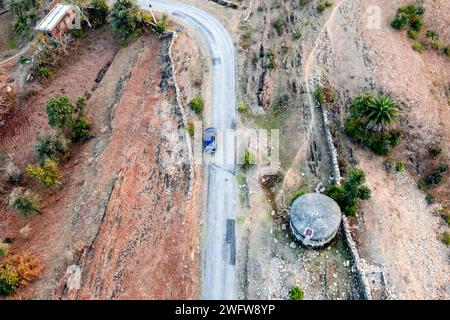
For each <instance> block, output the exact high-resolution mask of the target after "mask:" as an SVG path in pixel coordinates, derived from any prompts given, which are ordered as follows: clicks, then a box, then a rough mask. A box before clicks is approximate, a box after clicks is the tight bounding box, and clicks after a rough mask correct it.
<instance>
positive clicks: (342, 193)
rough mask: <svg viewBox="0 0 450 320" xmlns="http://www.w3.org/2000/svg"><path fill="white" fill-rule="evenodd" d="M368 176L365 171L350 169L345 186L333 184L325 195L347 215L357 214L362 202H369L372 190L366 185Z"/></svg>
mask: <svg viewBox="0 0 450 320" xmlns="http://www.w3.org/2000/svg"><path fill="white" fill-rule="evenodd" d="M365 181H366V176H365V174H364V171H363V170H361V169H358V168H355V167H350V168H349V170H348V173H347V176H346V178H345V181H344V184H343V185H336V184H332V185H329V186H328V187H327V189H326V190H325V194H326V195H328V196H329V197H330V198H332V199H334V200H335V201H336V202H337V203H338V204H339V206H340V207H341V209H342V211H343V212H344V213H345V214H346V215H350V216H353V215H355V214H356V211H357V209H358V205H359V202H360V200H368V199H370V196H371V191H370V189H369V188H368V187H367V186H365V185H364V183H365Z"/></svg>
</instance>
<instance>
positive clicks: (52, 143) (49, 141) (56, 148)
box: [33, 133, 67, 164]
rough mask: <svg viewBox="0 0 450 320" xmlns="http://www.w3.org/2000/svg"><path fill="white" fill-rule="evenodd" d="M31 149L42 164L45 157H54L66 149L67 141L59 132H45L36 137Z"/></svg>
mask: <svg viewBox="0 0 450 320" xmlns="http://www.w3.org/2000/svg"><path fill="white" fill-rule="evenodd" d="M33 150H34V152H35V153H36V155H37V156H38V158H39V161H40V163H41V164H42V163H44V162H45V161H46V160H47V159H56V158H57V157H59V156H61V155H63V154H64V153H65V152H66V150H67V141H66V139H65V138H64V137H63V136H62V135H61V134H58V133H52V134H48V133H47V134H44V135H42V136H39V137H38V139H37V141H36V143H35V145H34V146H33Z"/></svg>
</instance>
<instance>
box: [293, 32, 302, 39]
mask: <svg viewBox="0 0 450 320" xmlns="http://www.w3.org/2000/svg"><path fill="white" fill-rule="evenodd" d="M301 36H302V32H301V31H300V30H298V29H297V30H295V31H294V32H293V33H292V39H293V40H298V39H300V38H301Z"/></svg>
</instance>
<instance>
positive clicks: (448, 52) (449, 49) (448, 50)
mask: <svg viewBox="0 0 450 320" xmlns="http://www.w3.org/2000/svg"><path fill="white" fill-rule="evenodd" d="M442 52H443V53H444V54H445V55H446V56H448V57H450V46H449V45H446V46H445V47H443V48H442Z"/></svg>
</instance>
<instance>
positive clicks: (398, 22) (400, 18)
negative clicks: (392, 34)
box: [391, 13, 409, 30]
mask: <svg viewBox="0 0 450 320" xmlns="http://www.w3.org/2000/svg"><path fill="white" fill-rule="evenodd" d="M408 21H409V17H408V16H407V15H406V14H404V13H398V14H397V15H396V16H395V17H394V20H393V21H392V23H391V26H392V28H394V29H397V30H402V29H404V28H405V27H406V26H407V24H408Z"/></svg>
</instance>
